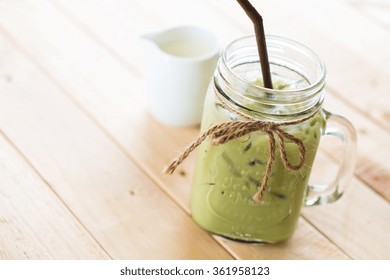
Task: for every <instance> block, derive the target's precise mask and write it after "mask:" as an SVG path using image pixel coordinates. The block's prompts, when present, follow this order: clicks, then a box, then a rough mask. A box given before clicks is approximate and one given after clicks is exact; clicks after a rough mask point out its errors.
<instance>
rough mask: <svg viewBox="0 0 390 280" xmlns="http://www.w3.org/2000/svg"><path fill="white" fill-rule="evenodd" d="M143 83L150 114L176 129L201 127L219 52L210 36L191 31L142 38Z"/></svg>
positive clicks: (175, 30)
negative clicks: (205, 100)
mask: <svg viewBox="0 0 390 280" xmlns="http://www.w3.org/2000/svg"><path fill="white" fill-rule="evenodd" d="M141 38H142V39H143V41H144V42H145V51H146V55H145V57H146V61H145V63H146V64H145V66H144V81H145V91H146V98H147V101H148V106H149V111H150V113H151V114H152V115H153V116H154V117H155V118H156V119H157V120H158V121H160V122H162V123H164V124H166V125H170V126H176V127H182V126H191V125H197V124H199V123H200V120H201V115H202V107H203V100H204V96H205V94H206V92H207V87H208V84H209V82H210V80H211V78H212V74H213V72H214V69H215V66H216V63H217V60H218V57H219V48H218V44H217V40H216V38H215V36H214V35H213V34H211V33H210V32H208V31H207V30H204V29H201V28H198V27H193V26H181V27H175V28H172V29H169V30H166V31H163V32H159V33H153V34H145V35H143V36H142V37H141Z"/></svg>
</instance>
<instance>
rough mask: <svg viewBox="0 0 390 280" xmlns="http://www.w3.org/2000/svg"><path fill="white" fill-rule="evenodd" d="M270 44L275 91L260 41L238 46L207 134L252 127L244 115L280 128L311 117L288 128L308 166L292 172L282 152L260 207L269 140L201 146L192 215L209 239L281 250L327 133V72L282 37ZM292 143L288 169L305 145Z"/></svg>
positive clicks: (213, 101) (226, 65)
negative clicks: (267, 81) (235, 125)
mask: <svg viewBox="0 0 390 280" xmlns="http://www.w3.org/2000/svg"><path fill="white" fill-rule="evenodd" d="M267 41H268V46H269V56H270V66H271V71H272V80H273V89H267V88H264V87H263V85H262V82H261V75H262V73H261V71H260V69H259V63H258V56H256V55H257V53H256V51H257V49H256V44H255V42H254V38H253V37H246V38H245V37H244V38H242V39H239V40H237V41H235V42H233V43H232V44H230V45H229V46H228V47H227V48H226V49H225V51H224V53H223V55H222V57H221V59H220V61H219V64H218V68H217V70H216V73H215V76H214V79H213V81H212V83H211V85H210V87H209V92H208V94H207V96H206V100H205V105H204V112H203V120H202V127H201V130H202V131H206V130H207V129H209V128H210V127H212V126H214V125H217V124H220V123H226V122H232V121H245V119H243V117H242V115H246V116H248V117H249V119H251V120H260V121H270V122H275V123H277V122H286V121H290V120H296V119H299V118H305V117H307V116H309V117H310V118H309V119H308V120H305V121H303V122H300V123H298V124H294V125H291V126H286V127H282V129H283V130H284V131H286V132H287V133H289V134H291V135H293V136H295V137H296V138H299V139H301V140H302V142H303V144H304V147H305V161H304V165H303V166H302V168H300V169H299V170H296V171H291V170H288V169H287V168H286V166H285V165H284V163H283V161H282V160H281V157H280V150H279V148H276V149H275V152H276V157H275V161H274V162H273V164H272V169H271V173H270V175H269V177H268V182H267V184H266V188H265V191H264V194H263V197H262V199H261V200H260V201H257V202H256V201H254V200H253V196H254V194H255V193H256V192H257V191H258V190H259V188H260V186H261V182H262V180H263V177H264V175H265V172H266V165H267V161H268V158H269V156H270V151H269V141H270V140H269V139H270V138H269V135H268V134H267V133H264V132H261V131H257V132H251V133H249V134H248V135H245V136H243V137H240V138H238V139H234V140H231V141H229V142H227V143H224V144H220V145H213V144H211V142H210V140H209V139H206V140H205V141H204V142H203V143H202V144H201V145H200V146H199V147H198V152H197V153H198V154H197V162H196V168H195V173H194V178H193V185H192V196H191V209H192V216H193V218H194V220H195V221H196V222H197V223H198V224H199V225H200V226H201V227H202V228H204V229H206V230H208V231H210V232H213V233H216V234H220V235H223V236H226V237H229V238H233V239H239V240H246V241H263V242H268V243H276V242H280V241H282V240H285V239H287V238H289V237H290V236H291V235H292V233H293V231H294V229H295V227H296V224H297V220H298V217H299V213H300V210H301V207H302V206H303V204H304V201H305V197H306V193H307V190H308V188H307V185H308V181H309V177H310V172H311V167H312V165H313V161H314V157H315V154H316V151H317V148H318V145H319V141H320V137H321V135H322V134H323V132H324V128H325V114H324V113H323V111H322V109H321V105H322V101H323V94H324V92H323V85H324V77H325V76H324V75H325V72H324V71H325V70H324V69H323V65H322V64H321V62H319V60H318V57H316V56H315V55H314V54H313V53H311V52H309V51H307V50H306V49H303V50H301V49H299V47H301V46H300V45H299V46H297V45H295V44H296V42H295V41H289V40H285V39H283V38H279V37H271V38H267ZM289 44H291V46H290V45H289ZM283 48H284V49H283ZM256 57H257V60H256ZM310 63H311V65H309V64H310ZM305 67H308V68H307V69H306V68H305ZM259 77H260V78H259ZM229 107H230V109H229ZM237 112H238V113H237ZM240 114H241V116H240ZM275 138H276V140H277V141H276V147H279V141H280V140H279V139H278V138H277V137H276V135H275ZM285 144H286V145H285V147H286V152H287V157H288V160H289V162H290V163H291V164H292V165H297V164H298V163H299V159H300V153H299V149H298V146H297V145H296V144H295V143H293V142H291V141H286V142H285Z"/></svg>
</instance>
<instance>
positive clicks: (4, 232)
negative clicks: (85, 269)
mask: <svg viewBox="0 0 390 280" xmlns="http://www.w3.org/2000/svg"><path fill="white" fill-rule="evenodd" d="M0 157H1V160H0V259H19V260H20V259H109V258H110V257H109V255H107V253H106V252H105V251H104V249H103V248H102V247H101V246H100V245H99V244H98V243H97V242H96V241H95V240H94V238H93V237H92V236H91V235H90V234H89V233H88V231H87V230H86V229H85V228H84V227H83V226H82V224H80V223H79V221H78V220H77V219H76V218H75V217H74V216H73V214H72V213H71V212H70V211H69V209H67V207H66V206H65V205H64V204H63V203H62V201H61V200H59V199H58V197H57V196H56V194H55V193H53V192H52V190H51V189H50V187H49V186H48V185H47V183H46V182H44V181H43V180H42V178H41V177H40V176H38V174H37V173H36V172H35V171H34V170H33V169H32V168H31V166H30V165H29V164H28V163H27V162H26V161H25V160H24V159H23V158H22V157H21V155H20V154H19V153H18V152H17V151H16V150H15V149H14V147H12V145H11V144H10V143H9V142H8V140H7V139H6V138H4V137H3V135H2V133H1V132H0Z"/></svg>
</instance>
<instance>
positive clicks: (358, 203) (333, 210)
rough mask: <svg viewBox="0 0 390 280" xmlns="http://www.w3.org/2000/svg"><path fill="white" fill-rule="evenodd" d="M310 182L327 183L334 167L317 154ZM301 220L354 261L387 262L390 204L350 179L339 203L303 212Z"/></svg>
mask: <svg viewBox="0 0 390 280" xmlns="http://www.w3.org/2000/svg"><path fill="white" fill-rule="evenodd" d="M316 164H317V166H315V167H314V169H313V171H314V173H315V174H314V177H316V178H313V179H311V181H312V182H320V183H324V184H325V183H329V182H331V181H330V178H335V171H336V170H337V165H336V164H335V163H334V162H331V161H329V158H327V157H324V154H321V153H319V154H318V155H317V157H316ZM303 216H304V217H305V218H306V219H307V220H308V221H310V223H312V224H313V225H314V226H315V227H316V228H317V229H319V230H320V231H321V232H323V233H324V234H325V235H326V236H327V237H328V238H330V239H331V240H333V241H334V242H335V243H336V245H338V246H339V247H340V248H342V249H343V250H344V251H345V252H346V253H347V254H348V255H349V256H351V257H352V258H353V259H389V258H390V243H389V242H388V240H387V237H388V233H389V231H390V223H389V222H388V221H389V220H390V204H389V203H388V201H386V200H385V199H384V198H382V197H381V196H380V195H378V194H377V193H375V192H374V191H372V190H371V189H369V188H367V186H366V185H364V183H362V182H361V181H359V180H357V179H356V178H353V180H352V182H351V184H350V185H349V186H348V187H347V188H346V189H345V192H344V195H343V196H342V197H341V198H340V200H339V201H337V202H335V203H331V204H329V205H321V206H314V207H308V208H305V209H303Z"/></svg>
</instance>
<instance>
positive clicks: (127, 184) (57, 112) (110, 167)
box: [0, 37, 231, 259]
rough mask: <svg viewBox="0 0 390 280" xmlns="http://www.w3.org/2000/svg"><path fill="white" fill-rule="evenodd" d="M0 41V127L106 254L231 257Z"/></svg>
mask: <svg viewBox="0 0 390 280" xmlns="http://www.w3.org/2000/svg"><path fill="white" fill-rule="evenodd" d="M0 46H1V48H2V53H7V59H3V61H2V64H1V66H0V71H1V72H0V73H1V74H0V76H4V75H8V76H10V77H12V80H13V82H12V83H6V82H5V81H4V80H1V86H0V88H1V89H2V91H1V94H0V128H1V130H2V131H4V133H6V134H7V135H8V137H9V138H10V139H11V141H13V143H14V144H15V145H16V146H17V147H18V148H19V149H20V150H21V152H22V153H23V154H24V155H25V156H26V158H28V160H29V161H30V162H31V163H32V164H33V165H34V166H35V168H36V169H37V170H38V172H39V173H40V174H42V176H44V177H45V179H46V180H47V181H48V182H49V183H50V185H51V186H52V188H53V189H54V190H55V192H56V193H57V194H58V195H59V196H60V197H61V199H62V200H63V201H64V203H65V204H66V205H67V207H69V208H70V209H72V211H73V213H74V214H75V215H76V216H77V218H78V219H79V220H80V221H81V222H82V223H83V225H85V227H87V228H88V229H89V231H90V232H91V234H92V235H93V236H94V237H95V238H96V240H98V241H99V243H100V244H102V246H103V247H104V248H105V250H106V251H107V252H108V253H109V254H110V256H112V257H113V258H115V259H137V258H138V259H155V258H156V259H159V258H163V259H213V258H218V259H219V258H222V259H229V258H231V257H230V255H229V254H227V253H226V252H225V251H224V250H223V249H222V248H221V247H220V246H219V245H218V244H217V243H216V242H215V240H214V239H212V238H211V237H210V236H209V235H208V234H207V233H205V232H203V231H202V230H201V229H199V228H198V227H197V226H196V225H195V224H194V222H193V221H192V220H191V218H190V217H189V216H188V215H187V214H186V213H184V212H183V211H182V210H181V209H180V208H179V207H178V206H177V205H176V204H175V203H173V202H172V200H171V199H169V198H168V197H167V196H166V194H165V193H163V192H162V191H161V190H160V189H159V188H157V187H156V186H155V185H154V184H153V183H152V181H151V180H150V179H149V178H148V177H146V176H145V175H144V174H143V173H142V172H141V171H140V170H139V169H138V168H137V167H136V166H135V165H134V164H133V163H132V162H131V161H130V160H128V159H127V158H126V156H125V155H124V154H123V153H122V152H121V151H120V150H119V149H118V148H117V147H116V146H115V145H114V144H113V143H112V142H111V141H110V140H109V139H108V138H107V137H106V136H105V135H104V134H103V133H102V132H101V131H100V130H99V129H98V128H97V127H96V126H95V125H94V124H93V123H92V122H91V121H90V120H89V119H88V117H87V116H86V115H85V114H84V113H83V112H81V111H80V110H79V109H78V108H77V107H75V106H74V105H73V104H72V103H71V101H69V99H68V98H67V97H66V96H65V95H64V94H63V93H62V92H61V91H60V90H59V89H58V87H56V86H55V85H54V84H53V83H52V82H50V81H49V80H48V79H47V78H46V77H45V76H43V75H42V73H41V72H40V71H38V69H37V68H36V67H35V66H34V65H33V64H32V63H30V62H29V61H28V60H27V59H26V58H25V57H23V56H22V55H21V54H20V53H19V52H17V51H16V50H15V49H14V48H12V47H11V46H10V45H9V44H8V43H7V42H6V41H5V40H4V38H3V37H1V38H0ZM167 221H172V222H170V223H167ZM32 237H33V236H31V238H32ZM48 250H49V251H50V250H51V248H48ZM51 253H52V254H54V253H55V252H54V251H53V252H51Z"/></svg>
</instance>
